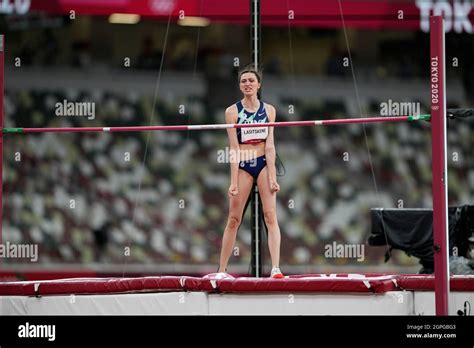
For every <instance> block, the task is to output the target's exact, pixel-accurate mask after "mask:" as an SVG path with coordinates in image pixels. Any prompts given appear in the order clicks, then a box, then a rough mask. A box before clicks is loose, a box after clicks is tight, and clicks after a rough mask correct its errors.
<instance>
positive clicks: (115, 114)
mask: <svg viewBox="0 0 474 348" xmlns="http://www.w3.org/2000/svg"><path fill="white" fill-rule="evenodd" d="M65 99H67V100H68V101H81V102H82V101H89V102H94V103H95V104H96V109H95V110H96V115H95V118H94V119H93V120H91V119H87V118H86V117H67V116H56V114H55V105H56V103H57V102H62V101H63V100H65ZM180 104H184V105H187V106H189V107H187V108H186V113H185V114H183V115H181V114H178V113H176V110H178V105H180ZM285 105H287V103H286V101H285V100H279V101H278V103H277V104H276V106H277V111H279V119H280V120H282V121H284V120H290V119H312V118H314V115H318V114H319V115H320V114H326V115H328V114H329V115H334V117H350V116H349V115H347V108H346V105H345V101H344V100H335V101H317V100H316V101H315V100H298V101H297V102H296V103H295V105H297V108H296V113H295V114H288V113H287V112H286V111H285V110H288V107H287V106H286V107H285ZM378 105H380V101H377V100H373V101H372V102H371V103H370V104H369V105H366V107H367V108H366V109H367V110H370V112H369V115H368V116H378V115H379V109H378ZM204 109H205V108H204V106H203V103H202V101H200V100H199V99H197V98H195V97H189V99H188V100H184V101H183V100H179V101H174V102H173V101H164V100H161V99H158V100H157V101H156V102H154V100H153V98H152V97H146V96H137V95H133V94H127V95H119V94H110V93H105V92H103V93H102V92H94V93H92V92H84V91H74V90H72V91H56V92H51V91H38V90H29V91H26V90H25V91H21V92H7V93H6V96H5V118H6V120H5V126H6V127H72V126H76V127H78V126H87V127H90V126H104V127H108V126H126V125H147V124H150V123H151V124H187V123H190V124H193V123H196V124H200V123H204V122H205V121H207V119H206V116H205V112H204ZM422 113H423V112H422ZM150 115H153V119H151V120H150ZM214 121H215V122H218V123H222V122H223V118H222V120H214ZM473 131H474V124H473V122H467V121H449V131H448V144H449V145H448V147H449V149H448V167H449V170H448V171H449V201H450V205H458V204H467V203H471V204H472V202H473V201H474V200H473V198H474V193H473V188H474V156H473V154H472V148H474V137H472V133H473ZM430 137H431V133H430V127H429V124H428V123H427V122H417V123H397V124H391V123H384V124H373V125H365V126H364V125H360V124H357V125H355V124H354V125H347V126H328V127H291V128H279V129H277V130H275V141H276V148H277V153H278V157H279V159H280V160H281V162H282V164H283V166H279V169H278V171H279V173H278V174H279V178H278V180H279V183H280V185H281V192H280V193H279V194H278V207H277V209H278V218H279V222H280V228H281V231H282V256H281V259H282V261H281V264H282V265H325V264H327V265H330V264H332V265H347V264H353V265H360V264H364V265H365V266H373V265H380V264H382V263H383V255H384V252H385V250H379V249H377V248H369V247H367V246H366V250H365V260H364V261H363V262H362V263H361V262H358V261H356V260H355V259H352V260H351V259H347V258H346V259H343V258H342V259H330V258H326V257H325V245H328V244H332V243H333V242H334V241H336V242H337V243H348V244H351V243H352V244H355V243H359V244H361V243H365V241H366V238H367V237H368V235H369V232H370V218H369V217H370V208H372V207H385V208H400V207H404V208H430V207H431V204H432V203H431V146H430ZM227 146H228V141H227V135H226V133H225V132H221V131H200V132H196V131H193V132H173V131H169V132H135V133H113V134H111V133H70V134H51V133H44V134H31V135H8V136H6V137H5V140H4V193H3V195H4V213H3V214H4V221H3V231H4V232H3V234H4V235H3V240H9V241H11V242H14V243H37V244H39V252H40V258H39V262H41V263H45V264H48V263H74V264H77V263H82V264H88V263H92V262H100V263H108V264H114V263H121V262H124V260H126V261H127V262H128V263H136V264H154V265H156V266H157V269H158V268H159V265H160V264H195V265H200V264H202V265H209V264H214V265H217V264H218V259H219V252H220V243H221V237H222V233H223V229H224V227H225V223H226V218H227V206H228V202H227V195H226V192H227V189H228V185H229V165H228V163H219V161H218V159H219V153H220V151H225V148H226V147H227ZM249 220H250V214H248V215H247V216H246V217H245V218H244V222H243V225H242V226H241V229H240V231H239V235H238V240H237V244H236V247H237V248H238V249H236V250H237V252H235V253H234V256H233V257H232V259H231V263H240V264H247V263H248V262H249V260H250V255H251V252H250V241H251V237H250V221H249ZM416 261H417V260H413V259H410V258H408V257H407V256H405V255H402V254H400V255H395V256H394V257H393V260H392V261H391V262H395V263H397V264H400V265H413V264H415V263H416Z"/></svg>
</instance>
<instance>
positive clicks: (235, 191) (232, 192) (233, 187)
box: [229, 184, 239, 197]
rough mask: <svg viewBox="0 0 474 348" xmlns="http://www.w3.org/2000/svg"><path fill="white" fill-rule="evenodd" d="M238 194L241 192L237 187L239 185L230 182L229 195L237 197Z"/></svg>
mask: <svg viewBox="0 0 474 348" xmlns="http://www.w3.org/2000/svg"><path fill="white" fill-rule="evenodd" d="M238 194H239V189H238V188H237V185H233V184H230V187H229V197H235V196H237V195H238Z"/></svg>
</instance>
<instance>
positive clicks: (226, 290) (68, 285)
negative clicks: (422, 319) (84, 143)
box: [0, 274, 474, 315]
mask: <svg viewBox="0 0 474 348" xmlns="http://www.w3.org/2000/svg"><path fill="white" fill-rule="evenodd" d="M449 298H450V314H452V315H456V314H459V313H458V311H461V312H466V311H467V310H469V311H470V306H467V305H466V303H468V304H469V305H470V304H474V276H452V277H451V279H450V297H449ZM97 314H99V315H100V314H104V315H213V314H215V315H434V314H435V297H434V277H433V276H430V275H380V274H307V275H297V276H288V277H285V278H283V279H271V278H248V277H240V278H234V277H232V276H230V275H222V274H210V275H207V276H204V277H202V278H198V277H188V276H164V277H142V278H73V279H58V280H47V281H22V282H2V283H0V315H97ZM465 314H466V315H469V314H471V313H465Z"/></svg>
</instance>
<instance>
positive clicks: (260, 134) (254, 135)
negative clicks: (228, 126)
mask: <svg viewBox="0 0 474 348" xmlns="http://www.w3.org/2000/svg"><path fill="white" fill-rule="evenodd" d="M241 136H242V142H243V143H247V142H253V141H255V140H265V139H267V136H268V127H254V128H253V127H252V128H242V129H241Z"/></svg>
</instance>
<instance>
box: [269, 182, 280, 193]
mask: <svg viewBox="0 0 474 348" xmlns="http://www.w3.org/2000/svg"><path fill="white" fill-rule="evenodd" d="M270 191H271V192H272V193H274V192H278V191H280V185H279V184H278V183H277V181H276V179H270Z"/></svg>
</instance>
